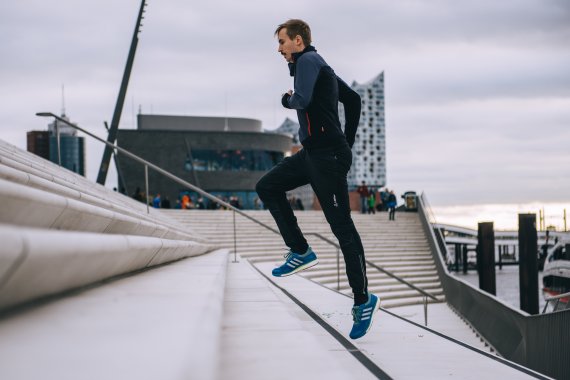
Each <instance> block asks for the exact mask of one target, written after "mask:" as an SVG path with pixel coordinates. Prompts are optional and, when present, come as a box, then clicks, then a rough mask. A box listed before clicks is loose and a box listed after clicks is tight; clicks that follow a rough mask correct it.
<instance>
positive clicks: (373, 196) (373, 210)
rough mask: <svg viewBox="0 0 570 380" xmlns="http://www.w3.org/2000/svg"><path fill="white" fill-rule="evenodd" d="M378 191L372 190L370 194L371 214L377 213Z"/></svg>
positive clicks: (369, 206)
mask: <svg viewBox="0 0 570 380" xmlns="http://www.w3.org/2000/svg"><path fill="white" fill-rule="evenodd" d="M375 206H376V192H374V191H371V192H370V195H369V196H368V213H369V214H376V208H375Z"/></svg>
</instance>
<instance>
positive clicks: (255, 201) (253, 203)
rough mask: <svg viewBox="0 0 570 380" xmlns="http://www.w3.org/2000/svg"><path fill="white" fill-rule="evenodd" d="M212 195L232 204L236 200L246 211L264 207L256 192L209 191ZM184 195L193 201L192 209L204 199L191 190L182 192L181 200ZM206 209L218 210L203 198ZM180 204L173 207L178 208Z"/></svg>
mask: <svg viewBox="0 0 570 380" xmlns="http://www.w3.org/2000/svg"><path fill="white" fill-rule="evenodd" d="M209 193H210V194H212V195H215V196H216V197H218V198H220V199H222V200H224V201H226V202H228V203H230V204H231V200H232V198H236V199H237V201H238V202H239V207H238V208H240V209H244V210H259V209H261V208H262V207H263V204H262V203H261V202H260V200H259V197H258V195H257V193H256V192H255V191H209ZM184 195H188V196H189V197H190V199H191V201H192V208H199V207H198V204H199V199H200V198H201V197H202V196H201V195H200V194H198V193H195V192H193V191H191V190H182V191H180V195H179V198H178V199H179V200H181V199H182V197H183V196H184ZM203 204H204V208H206V209H217V208H218V206H216V204H215V202H213V201H210V200H209V199H207V198H203ZM177 206H179V203H177V204H174V205H172V207H174V208H177Z"/></svg>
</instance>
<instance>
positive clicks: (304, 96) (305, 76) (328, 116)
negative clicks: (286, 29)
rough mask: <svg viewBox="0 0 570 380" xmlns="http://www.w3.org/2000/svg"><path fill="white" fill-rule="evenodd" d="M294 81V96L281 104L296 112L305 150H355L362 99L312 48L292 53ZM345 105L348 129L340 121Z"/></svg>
mask: <svg viewBox="0 0 570 380" xmlns="http://www.w3.org/2000/svg"><path fill="white" fill-rule="evenodd" d="M289 70H290V74H291V76H294V77H295V81H294V82H295V87H294V92H293V95H292V96H290V95H289V94H284V95H283V98H282V99H281V103H282V104H283V106H284V107H286V108H291V109H295V110H297V117H298V118H299V125H300V127H299V140H300V141H301V144H303V146H304V147H308V148H317V147H325V146H334V145H340V144H342V143H344V141H346V142H348V145H349V146H350V147H351V148H352V145H353V144H354V139H355V136H356V129H357V128H358V123H359V121H360V107H361V103H360V96H359V95H358V94H357V93H356V92H355V91H354V90H352V89H351V88H350V87H349V86H348V85H347V84H346V83H345V82H344V81H343V80H342V79H340V78H339V77H338V76H337V75H336V74H335V73H334V71H333V69H332V68H331V67H330V66H329V65H328V64H327V63H326V62H325V60H324V59H323V58H322V57H321V56H320V55H319V54H317V50H316V49H315V48H314V47H313V46H307V47H306V48H305V50H303V51H302V52H299V53H293V63H289ZM339 101H340V102H341V103H342V104H343V105H344V114H345V128H344V132H343V131H342V129H341V125H340V121H339V118H338V102H339Z"/></svg>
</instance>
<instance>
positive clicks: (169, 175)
mask: <svg viewBox="0 0 570 380" xmlns="http://www.w3.org/2000/svg"><path fill="white" fill-rule="evenodd" d="M36 116H42V117H53V118H55V119H56V120H58V121H60V122H62V123H64V124H67V125H69V126H70V127H72V128H74V129H76V130H78V131H81V132H83V133H85V134H86V135H87V136H89V137H92V138H94V139H95V140H97V141H100V142H102V143H104V144H106V145H107V146H109V147H111V148H112V149H113V153H114V154H117V153H116V152H120V153H121V154H123V155H125V156H127V157H129V158H131V159H133V160H135V161H137V162H139V163H141V164H143V165H144V168H145V170H144V171H145V192H146V197H147V201H146V204H147V213H149V212H150V210H149V204H148V195H149V187H148V169H149V168H151V169H153V170H154V171H156V172H158V173H160V174H162V175H164V176H166V177H167V178H170V179H171V180H173V181H174V182H177V183H179V184H181V185H183V186H185V187H187V188H189V189H191V190H192V191H195V192H196V193H198V194H200V195H202V196H204V197H206V198H208V199H209V200H211V201H213V202H216V203H217V204H219V205H221V206H223V207H225V208H227V209H229V210H232V211H233V213H234V214H233V229H234V262H237V243H236V224H235V214H236V213H238V214H240V215H241V216H243V217H244V218H246V219H249V220H251V221H252V222H254V223H256V224H258V225H260V226H262V227H264V228H266V229H267V230H269V231H271V232H274V233H276V234H278V235H279V234H280V232H279V231H278V230H276V229H274V228H272V227H271V226H268V225H267V224H265V223H263V222H261V221H259V220H257V219H256V218H254V217H252V216H250V215H248V214H247V213H245V212H243V211H242V210H240V209H238V208H236V207H234V206H232V205H231V204H229V203H227V202H225V201H223V200H222V199H220V198H218V197H216V196H215V195H212V194H210V193H208V192H206V191H204V190H202V189H201V188H199V187H197V186H195V185H192V184H191V183H189V182H187V181H185V180H183V179H182V178H179V177H177V176H175V175H174V174H172V173H170V172H168V171H166V170H164V169H162V168H160V167H158V166H156V165H154V164H152V163H151V162H148V161H146V160H145V159H143V158H141V157H139V156H137V155H135V154H133V153H131V152H129V151H128V150H126V149H123V148H121V147H119V146H117V145H115V144H112V143H110V142H109V141H106V140H103V139H102V138H100V137H98V136H96V135H94V134H92V133H91V132H88V131H86V130H85V129H83V128H81V127H79V126H78V125H76V124H73V123H71V122H69V121H67V120H65V119H63V118H61V117H59V116H57V115H55V114H54V113H52V112H38V113H36ZM55 128H56V136H57V140H58V141H57V149H58V161H59V165H61V154H60V143H59V139H60V133H59V126H58V123H55ZM305 235H310V236H315V237H317V238H318V239H320V240H322V241H324V242H326V243H328V244H330V245H332V246H333V247H335V248H336V250H337V290H339V289H340V245H339V244H337V243H335V242H334V241H332V240H330V239H327V238H326V237H324V236H322V235H321V234H318V233H316V232H308V233H305ZM366 264H368V265H369V266H371V267H373V268H375V269H376V270H378V271H380V272H382V273H384V274H386V275H388V276H390V277H392V278H393V279H395V280H397V281H399V282H400V283H402V284H404V285H406V286H408V287H409V288H411V289H413V290H415V291H417V292H419V293H420V294H422V295H423V296H424V318H425V324H426V325H427V304H428V301H427V299H428V298H431V299H432V300H435V301H437V302H439V300H438V299H437V297H435V296H434V295H433V294H430V293H428V292H426V291H425V290H423V289H420V288H419V287H417V286H415V285H414V284H411V283H409V282H408V281H406V280H404V279H403V278H401V277H399V276H397V275H395V274H394V273H392V272H390V271H387V270H386V269H384V268H382V267H379V266H378V265H376V264H374V263H373V262H371V261H369V260H366Z"/></svg>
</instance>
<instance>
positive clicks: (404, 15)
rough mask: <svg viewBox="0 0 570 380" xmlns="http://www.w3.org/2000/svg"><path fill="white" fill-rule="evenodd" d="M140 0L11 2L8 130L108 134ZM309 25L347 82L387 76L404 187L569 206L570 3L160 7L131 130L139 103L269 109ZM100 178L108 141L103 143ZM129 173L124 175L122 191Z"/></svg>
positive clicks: (393, 156)
mask: <svg viewBox="0 0 570 380" xmlns="http://www.w3.org/2000/svg"><path fill="white" fill-rule="evenodd" d="M139 5H140V1H138V0H137V1H135V0H124V1H121V2H113V1H111V0H101V1H99V2H96V3H85V2H74V1H71V0H58V1H55V0H45V1H39V0H29V1H26V2H3V3H1V4H0V46H2V50H3V54H2V57H3V58H2V60H1V61H0V82H1V83H2V86H1V87H0V98H1V99H2V103H1V104H0V112H1V113H2V116H3V124H2V126H0V138H2V139H4V140H7V141H9V142H12V143H14V144H16V145H18V146H20V147H22V148H24V147H25V132H26V131H27V130H32V129H44V128H45V126H46V125H47V120H45V119H39V118H37V117H35V116H34V114H35V112H37V111H58V110H59V109H60V108H61V85H62V83H64V84H65V88H66V108H67V111H68V114H69V116H70V117H71V118H72V119H73V120H75V121H77V122H78V123H79V124H80V125H81V126H83V127H86V128H87V129H89V130H90V131H93V132H95V133H97V134H98V135H100V136H105V130H104V128H103V121H104V120H107V121H110V119H111V116H112V112H113V109H114V106H115V102H116V97H117V93H118V90H119V85H120V81H121V77H122V74H123V69H124V65H125V61H126V57H127V53H128V48H129V44H130V40H131V37H132V33H133V28H134V23H135V18H136V15H137V11H138V7H139ZM289 17H300V18H303V19H305V20H307V21H308V22H309V23H310V24H311V26H312V29H313V39H314V43H315V45H316V47H317V49H318V50H319V52H320V53H322V55H323V57H324V58H325V59H326V60H327V62H328V63H329V64H330V65H331V66H332V67H333V68H334V69H335V71H336V72H337V74H339V75H340V76H341V77H342V78H343V79H345V81H347V82H349V83H350V82H352V81H353V80H356V81H358V82H365V81H368V80H370V79H371V78H373V77H375V76H376V75H377V74H378V73H379V72H381V71H384V72H385V84H386V89H385V90H386V126H387V154H388V156H387V165H388V181H389V185H390V186H391V187H394V188H396V189H397V190H407V189H416V190H419V189H423V190H426V191H427V192H428V195H429V196H430V199H431V200H432V202H433V203H434V204H469V203H478V202H486V203H494V202H506V201H508V200H513V199H514V200H516V201H517V202H524V201H531V200H532V201H534V200H557V201H563V200H568V195H567V189H568V188H570V182H569V181H570V173H569V169H568V165H567V162H570V160H569V158H570V156H569V153H568V152H569V151H568V148H567V146H565V145H566V143H565V142H566V141H570V140H569V139H568V138H569V137H570V136H569V134H568V132H567V131H568V130H569V128H568V122H569V120H570V118H569V116H570V115H569V111H568V110H569V109H570V107H569V105H570V72H569V71H568V69H567V68H568V67H570V46H569V45H568V43H567V42H568V40H569V38H570V5H569V3H568V2H567V1H562V0H560V1H555V0H550V1H542V0H505V1H500V2H497V1H491V0H480V1H468V0H462V1H452V0H435V1H430V2H425V1H420V0H402V1H398V2H395V1H388V0H383V1H376V0H374V1H373V0H366V1H356V2H346V1H339V0H332V1H324V0H320V1H311V2H306V1H303V2H302V1H300V0H292V1H290V2H288V3H287V10H283V8H282V7H278V6H275V4H274V3H271V2H266V1H242V2H230V1H222V0H212V1H209V2H198V3H193V4H191V5H190V4H188V2H185V1H182V0H163V1H160V2H149V5H148V7H147V13H146V18H145V21H144V26H143V28H142V32H141V34H140V41H139V46H138V50H137V55H136V58H135V63H134V67H133V72H132V76H131V80H130V83H129V90H128V93H127V97H126V101H125V107H124V109H123V118H122V124H121V127H122V128H133V127H134V115H133V114H134V113H136V112H137V111H138V109H139V106H140V108H141V109H142V111H143V112H146V113H150V112H152V113H164V114H178V115H213V116H222V115H226V114H227V115H230V116H240V117H253V118H259V119H261V120H262V121H263V124H264V127H265V128H267V129H274V128H276V127H277V126H278V125H279V124H280V123H281V122H282V121H283V120H284V119H285V117H291V118H294V117H295V114H294V112H292V111H289V110H284V109H283V108H282V107H280V105H279V97H280V94H281V93H282V92H284V91H286V90H287V89H289V88H291V87H292V85H293V84H292V79H291V78H290V77H289V76H288V71H287V67H286V64H285V62H284V61H283V59H282V57H281V56H279V55H278V54H277V52H276V49H277V46H276V42H275V40H274V37H273V31H274V29H275V27H276V25H277V24H279V23H281V22H283V21H284V20H285V19H287V18H289ZM87 150H88V159H87V162H88V177H89V178H91V179H94V178H95V176H96V172H97V169H98V165H99V161H100V157H101V152H102V148H101V147H100V146H99V145H98V143H94V142H89V143H88V145H87ZM114 182H116V180H115V179H114V178H111V177H110V182H109V183H110V185H111V186H112V184H113V183H114Z"/></svg>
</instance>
